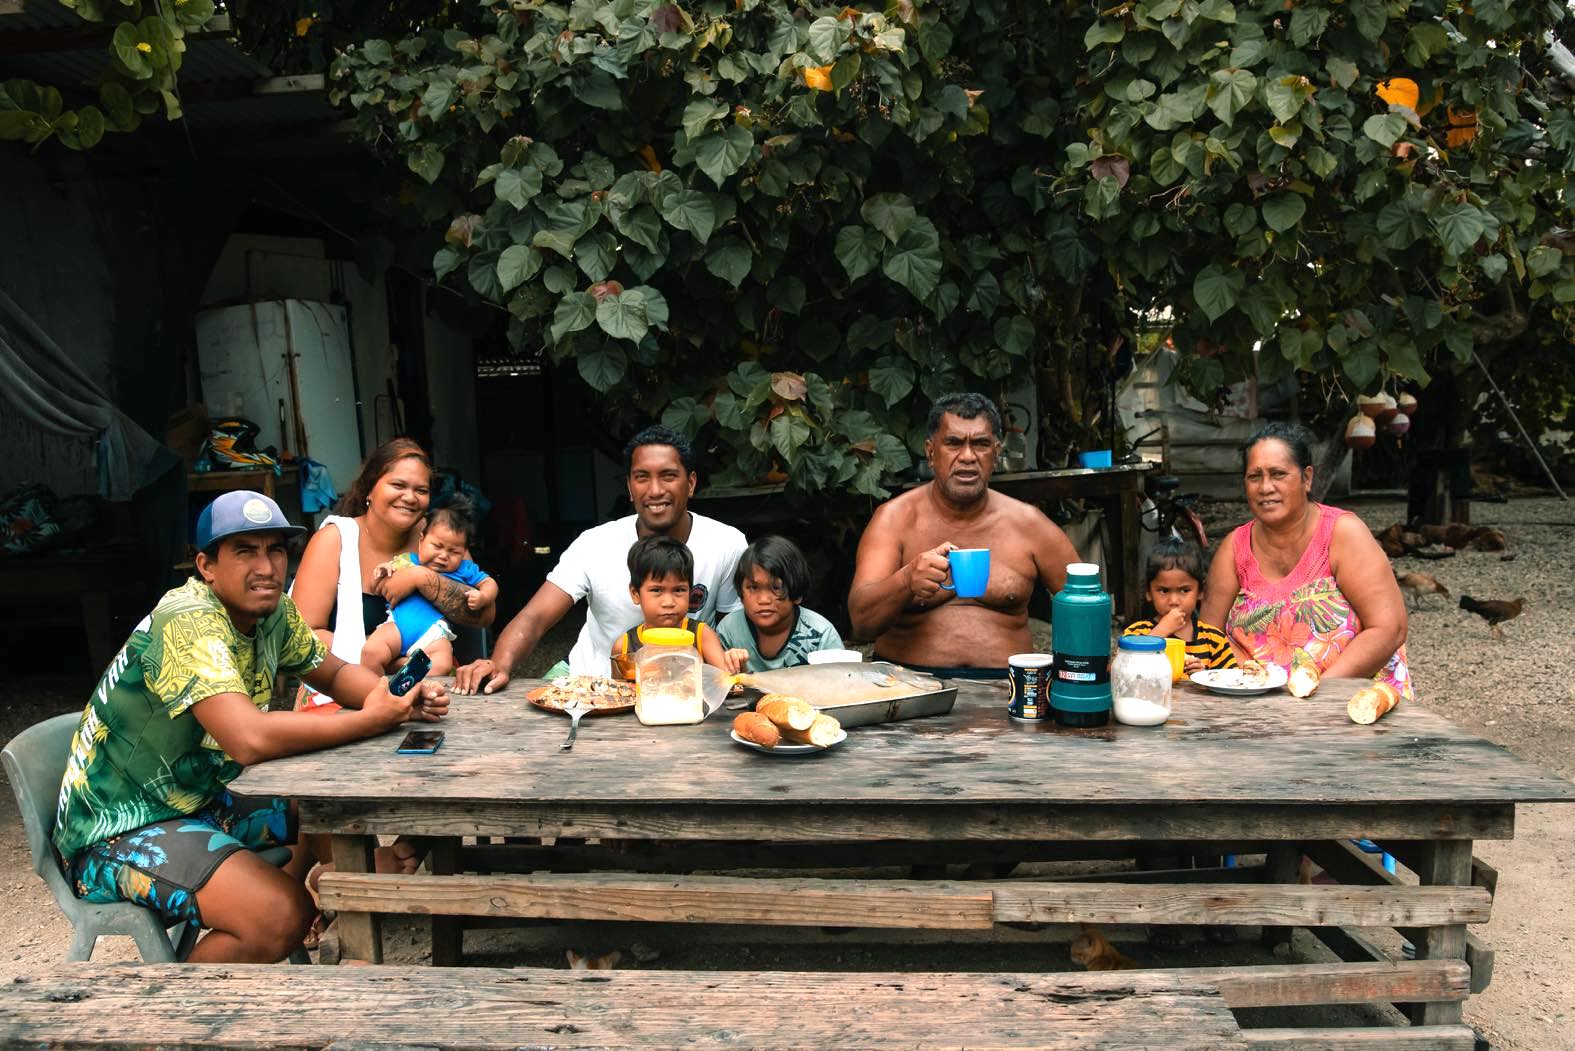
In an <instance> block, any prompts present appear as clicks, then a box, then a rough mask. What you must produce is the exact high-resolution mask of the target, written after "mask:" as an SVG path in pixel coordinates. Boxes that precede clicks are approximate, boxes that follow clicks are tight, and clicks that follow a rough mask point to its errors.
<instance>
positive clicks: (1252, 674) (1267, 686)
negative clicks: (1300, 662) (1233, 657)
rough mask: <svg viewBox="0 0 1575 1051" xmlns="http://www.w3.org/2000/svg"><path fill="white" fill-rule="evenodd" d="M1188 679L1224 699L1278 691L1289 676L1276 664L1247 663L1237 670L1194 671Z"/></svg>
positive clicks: (1212, 669)
mask: <svg viewBox="0 0 1575 1051" xmlns="http://www.w3.org/2000/svg"><path fill="white" fill-rule="evenodd" d="M1190 678H1191V679H1192V681H1193V682H1195V683H1197V684H1198V685H1199V686H1201V687H1203V688H1204V689H1206V690H1212V691H1213V692H1214V693H1218V694H1223V695H1225V696H1226V697H1256V696H1257V695H1258V694H1260V693H1268V692H1269V691H1270V690H1278V689H1280V688H1281V687H1283V686H1284V685H1285V683H1286V681H1287V680H1288V678H1289V676H1288V675H1287V674H1286V671H1285V669H1284V668H1282V667H1280V666H1279V665H1278V664H1260V663H1258V662H1257V661H1247V662H1246V663H1244V664H1243V665H1242V666H1241V667H1239V668H1208V669H1206V670H1204V671H1195V672H1193V673H1192V675H1191V676H1190Z"/></svg>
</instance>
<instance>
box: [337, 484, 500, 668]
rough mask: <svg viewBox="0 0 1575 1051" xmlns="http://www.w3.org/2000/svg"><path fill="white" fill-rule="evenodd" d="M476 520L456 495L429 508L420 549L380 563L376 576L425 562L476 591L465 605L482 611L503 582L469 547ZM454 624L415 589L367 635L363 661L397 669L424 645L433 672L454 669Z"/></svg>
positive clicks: (426, 564)
mask: <svg viewBox="0 0 1575 1051" xmlns="http://www.w3.org/2000/svg"><path fill="white" fill-rule="evenodd" d="M474 531H475V525H474V523H473V521H472V519H471V517H470V507H469V504H468V502H465V501H462V500H459V499H455V500H454V501H453V502H452V503H448V504H444V505H443V506H442V507H436V508H433V509H432V510H430V511H428V512H427V518H426V522H425V523H423V525H422V527H421V538H420V539H419V540H418V541H417V542H416V550H415V551H414V552H412V553H409V554H404V555H400V556H399V557H398V558H395V559H391V560H389V561H387V562H385V563H383V564H382V565H380V566H378V567H377V569H376V570H375V571H374V572H373V579H374V580H380V579H382V578H384V577H388V576H392V575H393V574H394V573H395V572H397V571H398V570H400V569H403V568H404V567H406V566H425V567H426V568H428V569H431V570H433V571H435V572H437V573H440V574H442V575H443V576H445V577H448V578H449V579H450V580H453V581H457V582H458V583H460V584H464V585H465V586H466V587H467V588H469V589H470V591H469V592H468V593H467V594H466V595H465V605H466V607H468V608H469V609H471V610H473V611H475V612H480V611H482V610H484V609H486V608H487V607H488V606H491V605H492V604H493V603H495V602H496V601H497V600H498V585H497V582H496V581H495V580H493V579H492V578H491V577H489V576H487V574H486V573H484V572H482V570H481V567H480V566H478V565H476V563H474V562H472V561H471V560H470V559H468V558H466V557H465V555H466V553H467V552H468V551H469V550H470V544H471V540H472V538H473V534H474ZM453 637H454V632H453V629H451V628H450V627H449V625H448V621H447V620H445V619H444V617H443V614H442V613H441V612H440V611H439V610H438V608H437V607H436V606H434V605H433V604H432V603H430V602H428V601H427V599H426V597H425V596H423V595H422V594H421V592H419V591H416V592H412V593H411V594H410V596H409V597H408V598H405V599H403V600H401V601H400V602H399V603H398V604H396V605H395V606H394V607H393V609H391V610H389V612H388V620H386V621H384V622H383V623H382V624H381V625H379V626H378V628H377V630H375V631H373V632H372V633H371V634H370V635H368V636H367V639H366V645H365V646H363V647H362V648H361V663H362V664H363V665H365V666H366V667H368V668H371V669H372V670H373V671H375V672H378V673H379V674H384V673H387V672H388V671H390V670H392V669H393V668H394V667H395V666H396V664H397V663H403V661H402V660H401V658H404V657H408V656H409V655H410V651H411V650H413V649H416V648H419V649H421V651H422V652H424V653H425V654H426V655H427V656H428V657H430V658H431V660H432V671H431V672H430V674H432V675H451V674H453V672H454V648H453V646H452V645H451V644H450V642H449V640H450V639H452V638H453Z"/></svg>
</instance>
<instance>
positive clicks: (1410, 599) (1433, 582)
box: [1395, 571, 1449, 609]
mask: <svg viewBox="0 0 1575 1051" xmlns="http://www.w3.org/2000/svg"><path fill="white" fill-rule="evenodd" d="M1395 583H1397V584H1399V585H1400V590H1401V591H1402V592H1404V593H1405V604H1406V607H1407V608H1408V609H1415V608H1416V604H1417V603H1419V602H1421V600H1422V596H1423V595H1442V596H1443V597H1444V598H1446V599H1447V598H1449V589H1448V588H1446V587H1445V586H1444V585H1442V584H1440V583H1439V582H1438V578H1437V577H1433V576H1429V575H1428V574H1426V573H1401V572H1398V571H1396V573H1395Z"/></svg>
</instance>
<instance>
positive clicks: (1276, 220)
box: [1263, 193, 1307, 233]
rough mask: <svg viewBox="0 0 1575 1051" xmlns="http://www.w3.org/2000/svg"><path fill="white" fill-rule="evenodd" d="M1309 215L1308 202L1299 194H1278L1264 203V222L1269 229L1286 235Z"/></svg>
mask: <svg viewBox="0 0 1575 1051" xmlns="http://www.w3.org/2000/svg"><path fill="white" fill-rule="evenodd" d="M1305 214H1307V201H1306V200H1305V199H1304V198H1303V197H1302V196H1301V194H1297V193H1277V194H1275V195H1274V196H1273V197H1270V198H1269V199H1268V200H1266V201H1264V202H1263V221H1264V222H1265V223H1267V224H1268V225H1269V229H1271V230H1274V231H1276V232H1278V233H1284V232H1285V231H1286V230H1289V229H1290V228H1291V227H1293V226H1295V225H1296V224H1297V223H1299V222H1301V219H1302V216H1303V215H1305Z"/></svg>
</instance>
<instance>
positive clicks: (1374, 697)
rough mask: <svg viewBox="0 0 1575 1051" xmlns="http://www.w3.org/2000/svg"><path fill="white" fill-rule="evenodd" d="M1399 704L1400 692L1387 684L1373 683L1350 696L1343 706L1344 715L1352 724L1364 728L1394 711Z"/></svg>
mask: <svg viewBox="0 0 1575 1051" xmlns="http://www.w3.org/2000/svg"><path fill="white" fill-rule="evenodd" d="M1399 703H1400V691H1398V690H1396V689H1395V688H1394V687H1393V686H1391V685H1389V684H1388V683H1387V682H1375V683H1373V684H1372V685H1371V686H1368V687H1365V688H1363V689H1360V690H1357V691H1356V693H1354V694H1352V696H1351V700H1350V701H1349V702H1348V703H1347V704H1346V706H1345V714H1347V715H1349V716H1350V717H1351V721H1352V722H1353V723H1359V724H1361V725H1362V726H1366V725H1368V724H1370V723H1376V722H1377V721H1378V720H1379V719H1380V718H1381V717H1382V716H1383V715H1384V714H1385V713H1386V712H1390V711H1392V710H1394V707H1395V706H1396V705H1397V704H1399Z"/></svg>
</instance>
